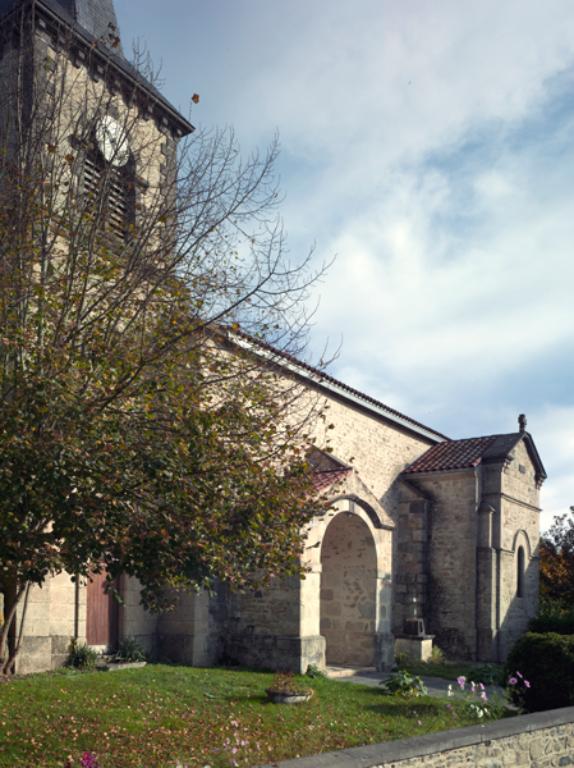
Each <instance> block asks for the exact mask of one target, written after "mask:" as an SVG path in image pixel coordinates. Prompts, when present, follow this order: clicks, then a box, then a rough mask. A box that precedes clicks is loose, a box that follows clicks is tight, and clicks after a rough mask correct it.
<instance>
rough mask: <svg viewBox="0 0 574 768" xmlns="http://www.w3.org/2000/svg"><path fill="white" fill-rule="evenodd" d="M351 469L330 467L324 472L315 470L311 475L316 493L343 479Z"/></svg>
mask: <svg viewBox="0 0 574 768" xmlns="http://www.w3.org/2000/svg"><path fill="white" fill-rule="evenodd" d="M352 471H353V470H352V469H331V470H328V471H326V472H315V473H314V475H313V486H314V487H315V490H316V491H317V493H319V492H320V491H324V490H326V489H327V488H329V487H330V486H331V485H335V483H338V482H339V481H340V480H343V478H345V477H346V476H347V475H348V474H349V473H350V472H352Z"/></svg>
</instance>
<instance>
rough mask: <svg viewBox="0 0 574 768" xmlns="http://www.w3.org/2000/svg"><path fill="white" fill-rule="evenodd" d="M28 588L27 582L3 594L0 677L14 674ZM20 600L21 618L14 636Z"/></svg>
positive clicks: (20, 643) (26, 605)
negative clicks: (21, 605)
mask: <svg viewBox="0 0 574 768" xmlns="http://www.w3.org/2000/svg"><path fill="white" fill-rule="evenodd" d="M30 587H31V584H30V583H29V582H28V583H27V584H24V585H23V586H22V587H21V588H20V589H17V588H15V587H13V588H12V589H11V590H6V591H5V592H4V624H3V626H2V634H1V635H0V650H1V653H0V675H10V674H13V672H14V667H15V664H16V657H17V656H18V653H19V651H20V648H21V646H22V637H23V634H24V622H25V620H26V611H27V608H28V598H29V595H30ZM22 599H23V600H24V603H23V607H22V617H21V619H20V625H19V627H18V630H17V634H16V631H15V630H16V615H17V611H18V606H19V605H20V603H21V602H22Z"/></svg>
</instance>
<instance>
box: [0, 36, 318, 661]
mask: <svg viewBox="0 0 574 768" xmlns="http://www.w3.org/2000/svg"><path fill="white" fill-rule="evenodd" d="M62 50H63V53H62V55H61V56H59V57H56V59H55V60H54V59H52V60H51V61H50V62H47V61H46V62H44V61H43V60H42V58H41V56H40V57H38V56H36V58H35V61H36V69H35V71H34V77H33V81H32V84H31V86H30V82H29V80H25V78H23V77H14V76H13V75H14V73H12V77H11V79H10V84H11V87H9V88H8V87H4V88H3V90H2V99H3V104H2V105H1V108H0V116H1V118H0V119H1V120H2V124H1V125H0V391H1V400H0V592H1V593H2V594H3V596H4V622H3V624H2V626H1V629H0V658H1V661H0V672H2V673H4V674H6V673H9V672H10V671H12V670H13V668H14V662H15V658H16V656H17V653H18V650H19V646H20V642H19V640H20V638H21V633H22V622H23V621H24V618H25V604H26V600H27V597H28V595H29V591H30V588H31V586H32V585H42V584H43V583H44V582H45V581H46V579H48V578H49V577H50V576H52V575H54V574H57V573H60V572H63V571H66V572H68V573H70V574H74V578H79V579H86V578H87V577H89V573H90V572H91V571H93V569H105V570H106V572H107V574H108V579H109V582H110V584H111V583H112V582H113V580H114V579H115V578H116V577H117V576H118V575H120V574H128V575H130V576H133V577H136V578H137V579H138V580H139V581H140V583H141V585H142V601H143V603H144V605H145V606H146V607H148V608H151V609H160V608H163V607H166V603H167V602H169V600H168V594H169V590H166V587H175V588H210V587H212V586H213V585H214V584H215V582H216V581H218V580H219V581H224V582H226V583H228V584H230V585H231V586H232V587H234V588H241V587H243V586H245V585H246V584H248V583H252V580H253V579H254V578H255V577H257V578H260V579H265V578H268V577H269V576H270V575H273V574H279V573H297V572H298V571H299V568H300V554H301V551H302V538H301V530H302V527H303V526H304V525H305V523H306V522H307V521H308V520H309V519H310V518H311V517H312V516H313V515H314V514H316V513H318V512H319V511H320V509H321V504H320V502H319V501H318V500H317V499H316V498H315V497H314V494H313V488H312V476H311V469H310V467H309V464H308V462H307V458H306V455H307V450H308V447H309V446H308V443H307V430H308V425H309V423H310V421H311V420H312V419H315V418H318V417H319V418H320V417H322V416H323V417H324V415H323V414H321V413H320V406H319V403H315V402H313V401H312V400H310V399H309V397H308V396H305V397H302V395H303V388H302V386H301V385H300V384H298V383H297V381H295V380H290V379H288V378H286V377H285V375H284V374H283V373H282V372H281V370H279V369H278V368H277V366H274V365H272V364H271V365H270V364H269V362H268V361H267V362H266V363H265V364H263V363H262V359H261V357H260V356H259V354H258V340H263V339H264V340H265V341H266V342H271V343H272V344H274V345H275V346H276V347H277V348H278V349H279V350H280V351H281V352H288V353H290V354H299V353H300V352H301V350H302V345H303V343H304V336H305V330H306V327H307V320H308V318H307V316H306V310H305V307H306V297H307V292H308V288H309V286H310V285H312V283H313V281H314V279H315V278H316V275H314V274H311V272H310V269H309V259H308V258H306V259H303V260H302V261H300V262H299V263H293V262H291V261H290V260H289V259H288V258H287V256H286V253H285V249H284V239H283V232H282V228H281V223H280V220H279V219H278V217H277V210H276V206H277V201H278V192H277V188H276V185H275V176H274V164H275V161H276V157H277V144H276V142H273V144H272V145H271V147H270V148H269V149H268V150H267V151H266V152H265V153H263V154H261V155H260V154H255V155H252V156H251V157H249V158H248V159H247V160H245V161H244V160H242V158H241V156H240V153H239V150H238V147H237V144H236V142H235V139H234V137H233V135H232V133H231V132H229V131H223V132H219V131H217V132H214V133H207V134H205V133H200V132H196V133H194V134H193V135H191V137H189V138H188V139H185V140H183V141H182V142H181V143H180V146H179V148H178V150H177V153H176V152H175V151H174V152H173V153H172V154H171V155H170V156H169V157H168V166H169V167H168V172H167V173H165V174H163V176H162V177H161V178H157V179H156V178H155V176H154V173H153V168H152V166H153V163H155V162H156V160H155V159H156V157H157V151H158V150H157V147H156V146H155V144H154V142H155V141H156V140H157V139H156V137H153V136H152V137H151V138H145V137H144V138H142V137H141V135H140V136H139V138H138V140H137V141H136V142H130V144H129V145H128V139H129V138H130V137H132V136H133V135H135V134H137V133H138V128H137V126H138V124H139V122H140V121H141V115H140V113H139V111H138V108H137V98H136V97H137V94H136V90H137V89H136V88H134V93H133V94H130V93H127V94H126V93H125V92H123V93H122V94H120V95H118V93H117V92H116V91H113V90H109V89H107V88H104V87H101V83H106V82H107V81H106V75H107V73H106V72H104V73H103V74H102V73H100V77H99V79H98V81H96V82H94V81H93V80H90V79H87V80H86V79H85V78H82V71H83V70H82V69H81V68H80V69H79V70H78V68H76V67H72V66H71V65H70V63H69V60H68V57H67V55H66V52H65V46H63V48H62ZM95 53H96V52H95V51H94V55H95ZM15 66H16V68H18V67H21V68H22V72H24V71H26V73H27V74H29V68H28V69H26V67H28V60H27V58H26V51H25V50H22V51H21V56H20V58H19V59H18V60H17V61H16V63H15ZM16 74H18V72H16ZM24 81H25V82H26V89H27V90H26V93H24V92H23V90H22V89H23V87H24V86H22V83H23V82H24ZM47 81H49V83H48V84H49V86H50V87H49V88H48V87H47ZM70 94H74V96H73V100H72V102H70ZM126 104H128V105H129V108H125V105H126ZM78 105H79V106H78ZM110 113H113V114H114V115H116V118H115V120H116V123H118V122H119V123H120V124H121V131H120V133H121V135H120V139H119V141H118V143H117V146H116V148H115V150H116V151H117V153H118V154H119V153H123V154H124V155H126V153H127V150H126V147H128V146H129V155H130V162H132V163H135V164H136V165H137V176H135V175H134V176H133V177H132V178H131V180H130V178H129V177H128V176H126V175H125V173H124V167H123V166H121V163H120V162H114V158H113V157H112V158H111V159H110V158H108V159H107V160H108V162H106V163H102V171H101V175H100V176H99V177H98V178H97V179H96V181H95V182H94V181H93V177H91V179H92V180H91V183H90V185H86V173H87V171H86V169H87V167H88V166H87V163H88V162H89V161H90V158H93V157H94V156H95V155H97V153H98V152H99V151H100V150H99V148H98V145H97V141H96V138H95V137H96V135H97V131H98V126H100V125H101V121H102V119H103V118H104V117H105V116H106V115H109V114H110ZM146 142H148V144H146ZM100 159H101V158H100ZM118 160H122V158H118ZM122 162H123V160H122ZM125 162H127V161H125ZM118 169H120V170H121V172H122V174H124V175H121V176H120V173H119V170H118ZM142 179H143V181H142ZM120 181H121V183H122V184H127V185H128V192H130V191H131V192H133V195H131V197H130V199H131V200H132V201H133V204H134V206H135V213H134V216H133V220H132V221H131V223H130V225H129V227H128V228H126V229H125V230H121V227H120V228H118V219H117V197H118V191H117V190H118V184H119V183H120ZM129 185H132V188H131V189H130V186H129ZM136 185H137V189H135V186H136ZM239 327H241V328H242V329H245V330H247V331H248V333H249V336H248V337H247V338H251V339H252V341H250V342H249V343H246V342H245V338H246V337H245V336H242V337H241V338H242V343H241V344H238V343H237V342H238V336H237V333H236V331H237V329H238V328H239ZM19 608H20V610H18V609H19ZM17 615H19V616H20V617H21V618H20V621H19V622H16V620H15V618H16V616H17Z"/></svg>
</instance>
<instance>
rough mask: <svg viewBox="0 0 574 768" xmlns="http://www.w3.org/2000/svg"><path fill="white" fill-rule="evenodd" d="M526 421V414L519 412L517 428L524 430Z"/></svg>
mask: <svg viewBox="0 0 574 768" xmlns="http://www.w3.org/2000/svg"><path fill="white" fill-rule="evenodd" d="M527 423H528V422H527V421H526V416H525V415H524V414H523V413H521V414H520V416H519V417H518V428H519V429H520V431H521V432H526V425H527Z"/></svg>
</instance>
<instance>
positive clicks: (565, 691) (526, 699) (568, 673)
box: [506, 632, 574, 712]
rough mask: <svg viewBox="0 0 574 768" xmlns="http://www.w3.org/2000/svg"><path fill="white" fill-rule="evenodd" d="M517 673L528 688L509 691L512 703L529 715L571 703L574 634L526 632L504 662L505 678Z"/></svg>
mask: <svg viewBox="0 0 574 768" xmlns="http://www.w3.org/2000/svg"><path fill="white" fill-rule="evenodd" d="M517 672H520V673H521V675H523V676H524V678H525V679H526V680H528V682H529V683H530V688H526V687H524V686H520V687H519V688H516V689H512V688H511V691H512V694H511V695H512V698H513V700H514V703H515V704H517V705H518V706H521V707H523V708H524V709H526V711H528V712H539V711H541V710H545V709H557V708H558V707H567V706H569V705H571V704H574V635H562V634H558V633H557V632H545V633H541V632H529V633H528V634H526V635H524V637H521V638H520V640H519V641H518V642H517V643H516V645H515V646H514V648H513V649H512V651H511V653H510V655H509V657H508V660H507V662H506V675H507V677H510V676H514V675H515V674H516V673H517Z"/></svg>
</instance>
